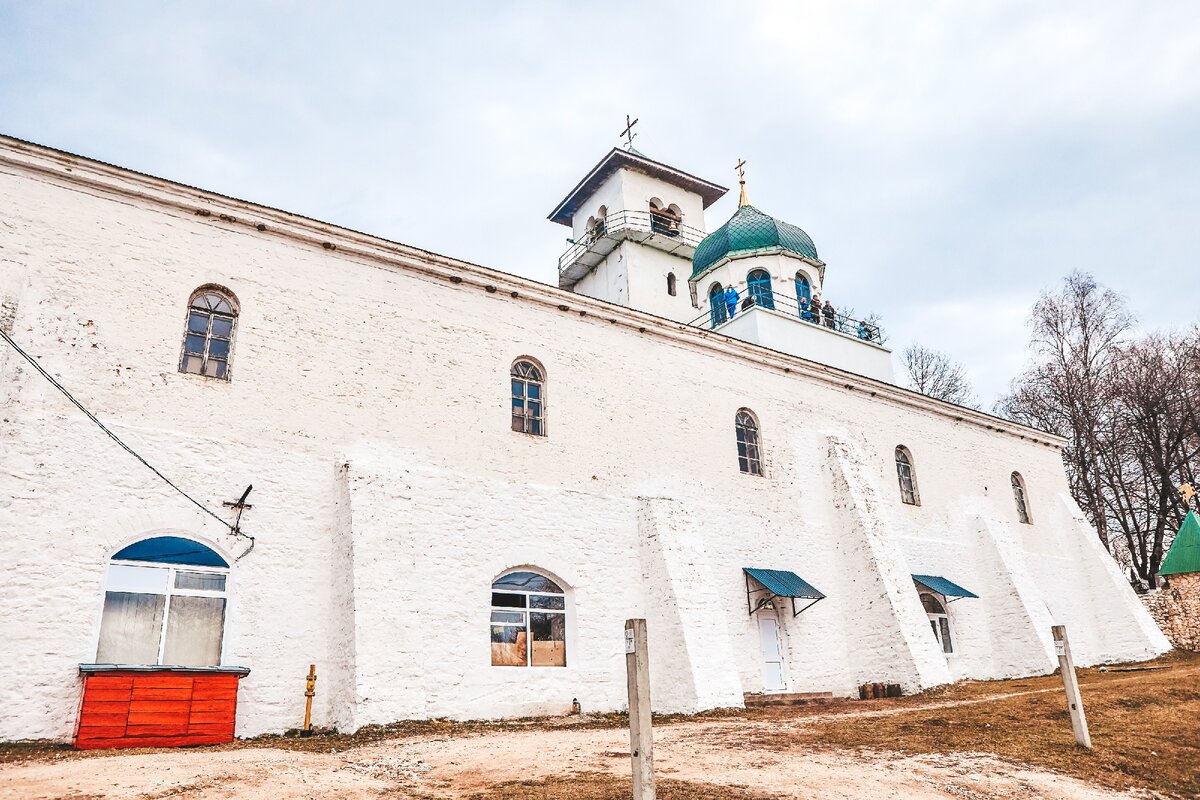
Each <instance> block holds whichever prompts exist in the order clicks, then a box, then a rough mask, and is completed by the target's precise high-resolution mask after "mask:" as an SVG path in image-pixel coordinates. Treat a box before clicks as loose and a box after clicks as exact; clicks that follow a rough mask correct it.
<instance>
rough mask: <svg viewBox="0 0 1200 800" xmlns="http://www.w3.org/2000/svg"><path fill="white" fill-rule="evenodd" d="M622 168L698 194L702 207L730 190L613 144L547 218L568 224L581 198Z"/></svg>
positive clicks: (709, 204)
mask: <svg viewBox="0 0 1200 800" xmlns="http://www.w3.org/2000/svg"><path fill="white" fill-rule="evenodd" d="M622 167H626V168H628V169H631V170H634V171H635V172H641V173H642V174H644V175H649V176H650V177H652V178H658V179H659V180H662V181H666V182H667V183H670V184H673V185H675V186H678V187H679V188H681V189H684V190H685V191H689V192H695V193H696V194H698V195H700V198H701V200H702V201H703V202H704V207H705V208H708V207H709V206H711V205H712V204H713V203H715V202H717V200H720V199H721V198H722V197H724V196H725V193H726V192H728V191H729V190H728V189H726V188H725V187H724V186H720V185H718V184H715V183H712V182H711V181H706V180H704V179H703V178H697V177H696V176H695V175H689V174H688V173H686V172H683V171H682V170H678V169H675V168H674V167H672V166H669V165H667V164H663V163H661V162H659V161H655V160H653V159H650V158H646V157H645V156H644V155H642V154H641V153H638V152H630V151H628V150H622V149H621V148H619V147H614V148H613V149H612V150H610V151H608V155H606V156H605V157H604V158H602V159H600V163H599V164H597V165H596V166H594V167H592V169H591V171H590V172H588V174H587V176H586V177H585V178H584V179H583V180H581V181H580V182H579V183H578V184H577V185H576V186H575V188H574V189H572V190H571V191H570V193H569V194H568V195H567V196H566V197H564V198H563V199H562V202H560V203H559V204H558V205H557V206H555V208H554V210H553V211H551V212H550V215H549V216H548V217H547V219H549V220H550V221H551V222H557V223H558V224H560V225H570V224H571V219H572V217H574V216H575V212H576V211H578V210H579V206H580V204H582V203H583V201H584V199H585V198H588V197H590V196H591V195H592V194H593V193H594V192H595V191H596V190H597V189H599V188H600V184H602V183H604V181H606V180H608V177H609V176H610V175H612V174H613V173H614V172H616V171H617V170H618V169H620V168H622Z"/></svg>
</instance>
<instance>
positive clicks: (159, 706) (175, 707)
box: [129, 700, 192, 715]
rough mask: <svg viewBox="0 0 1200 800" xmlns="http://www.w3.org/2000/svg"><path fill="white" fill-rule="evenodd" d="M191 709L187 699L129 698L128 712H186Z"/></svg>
mask: <svg viewBox="0 0 1200 800" xmlns="http://www.w3.org/2000/svg"><path fill="white" fill-rule="evenodd" d="M191 710H192V703H191V702H190V701H188V700H131V701H130V702H129V713H130V714H155V713H159V714H185V715H186V714H187V713H188V712H189V711H191Z"/></svg>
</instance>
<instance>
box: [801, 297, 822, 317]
mask: <svg viewBox="0 0 1200 800" xmlns="http://www.w3.org/2000/svg"><path fill="white" fill-rule="evenodd" d="M805 319H806V320H808V321H809V322H815V323H816V324H818V325H820V324H821V295H819V294H814V295H813V298H812V303H811V304H809V314H808V316H807V317H805Z"/></svg>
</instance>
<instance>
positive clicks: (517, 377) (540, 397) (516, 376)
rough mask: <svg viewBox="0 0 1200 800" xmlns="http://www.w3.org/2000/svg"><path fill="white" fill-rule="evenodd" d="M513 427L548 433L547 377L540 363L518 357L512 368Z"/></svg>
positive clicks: (535, 434) (536, 432)
mask: <svg viewBox="0 0 1200 800" xmlns="http://www.w3.org/2000/svg"><path fill="white" fill-rule="evenodd" d="M510 373H511V376H512V429H513V430H514V431H517V432H518V433H529V434H533V435H534V436H545V435H546V392H545V388H546V378H545V372H543V371H542V368H541V366H540V365H539V364H537V363H536V362H534V361H533V360H532V359H528V358H518V359H517V360H516V361H514V362H513V365H512V370H511V371H510Z"/></svg>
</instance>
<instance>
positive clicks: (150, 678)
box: [133, 673, 193, 692]
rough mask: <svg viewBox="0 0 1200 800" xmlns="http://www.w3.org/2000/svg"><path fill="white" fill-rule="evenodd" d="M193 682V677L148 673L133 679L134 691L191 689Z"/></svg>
mask: <svg viewBox="0 0 1200 800" xmlns="http://www.w3.org/2000/svg"><path fill="white" fill-rule="evenodd" d="M192 680H193V677H192V676H191V675H176V674H171V673H167V674H165V675H159V674H155V673H147V674H145V675H138V676H137V677H136V678H134V679H133V689H134V691H135V692H136V691H137V690H139V689H191V688H192Z"/></svg>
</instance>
